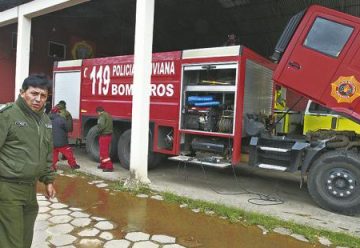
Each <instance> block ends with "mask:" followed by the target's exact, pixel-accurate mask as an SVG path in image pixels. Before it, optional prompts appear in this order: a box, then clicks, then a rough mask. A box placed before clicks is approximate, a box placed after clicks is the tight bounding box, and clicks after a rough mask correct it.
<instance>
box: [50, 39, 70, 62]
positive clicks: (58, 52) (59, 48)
mask: <svg viewBox="0 0 360 248" xmlns="http://www.w3.org/2000/svg"><path fill="white" fill-rule="evenodd" d="M48 52H49V53H48V55H49V57H53V58H55V59H65V56H66V46H65V45H64V44H61V43H58V42H54V41H49V51H48Z"/></svg>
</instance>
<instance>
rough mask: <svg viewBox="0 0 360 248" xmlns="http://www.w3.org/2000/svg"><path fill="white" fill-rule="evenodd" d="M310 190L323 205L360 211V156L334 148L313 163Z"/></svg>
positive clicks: (309, 178) (347, 211) (337, 209)
mask: <svg viewBox="0 0 360 248" xmlns="http://www.w3.org/2000/svg"><path fill="white" fill-rule="evenodd" d="M308 191H309V193H310V195H311V197H312V199H313V200H314V201H315V202H316V203H317V204H319V205H320V207H322V208H324V209H326V210H330V211H333V212H338V213H342V214H346V215H355V214H357V213H360V156H359V155H358V154H356V153H354V152H345V151H332V152H327V153H325V154H323V155H322V156H321V157H319V158H318V159H317V160H316V161H315V162H314V163H313V164H312V166H311V169H310V171H309V175H308Z"/></svg>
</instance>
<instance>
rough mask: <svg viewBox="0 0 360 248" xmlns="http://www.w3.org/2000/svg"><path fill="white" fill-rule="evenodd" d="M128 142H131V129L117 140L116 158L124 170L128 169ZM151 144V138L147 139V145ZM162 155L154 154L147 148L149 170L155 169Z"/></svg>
mask: <svg viewBox="0 0 360 248" xmlns="http://www.w3.org/2000/svg"><path fill="white" fill-rule="evenodd" d="M130 142H131V129H128V130H126V131H125V132H123V133H122V134H121V136H120V138H119V142H118V156H119V160H120V165H121V166H122V167H123V168H125V169H127V170H128V169H129V168H130ZM151 142H152V139H151V137H149V143H151ZM161 155H162V154H157V153H154V152H153V151H152V149H151V146H149V153H148V167H149V169H153V168H155V167H156V166H157V165H158V164H159V162H160V158H162V157H161Z"/></svg>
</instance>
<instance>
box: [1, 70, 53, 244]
mask: <svg viewBox="0 0 360 248" xmlns="http://www.w3.org/2000/svg"><path fill="white" fill-rule="evenodd" d="M50 88H51V85H50V83H49V80H48V79H47V78H46V77H45V76H43V75H31V76H29V77H27V78H26V79H25V80H24V82H23V84H22V87H21V90H20V95H19V97H18V98H17V100H16V102H15V103H12V104H8V105H5V106H3V107H2V108H1V109H0V130H1V131H0V247H3V248H10V247H11V248H30V247H31V243H32V238H33V230H34V223H35V219H36V216H37V214H38V210H39V206H38V203H37V199H36V184H37V181H38V180H39V181H40V182H42V183H44V184H45V196H46V197H48V198H53V197H54V196H55V194H56V191H55V188H54V184H53V182H54V173H53V172H52V170H51V154H52V135H51V121H50V119H49V117H48V116H47V115H46V114H45V113H44V107H45V103H46V99H47V97H48V94H49V90H50Z"/></svg>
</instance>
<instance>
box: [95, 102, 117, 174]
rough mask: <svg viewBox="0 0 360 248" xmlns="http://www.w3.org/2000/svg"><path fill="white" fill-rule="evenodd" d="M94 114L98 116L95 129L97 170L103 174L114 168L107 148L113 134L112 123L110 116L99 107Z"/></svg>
mask: <svg viewBox="0 0 360 248" xmlns="http://www.w3.org/2000/svg"><path fill="white" fill-rule="evenodd" d="M96 113H97V114H98V121H97V127H98V132H99V146H100V147H99V150H100V165H99V166H98V168H99V169H102V170H103V172H111V171H113V170H114V167H113V163H112V161H111V159H110V155H109V146H110V144H111V136H112V132H113V121H112V118H111V115H109V114H108V113H107V112H105V111H104V108H103V107H101V106H98V107H97V108H96Z"/></svg>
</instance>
